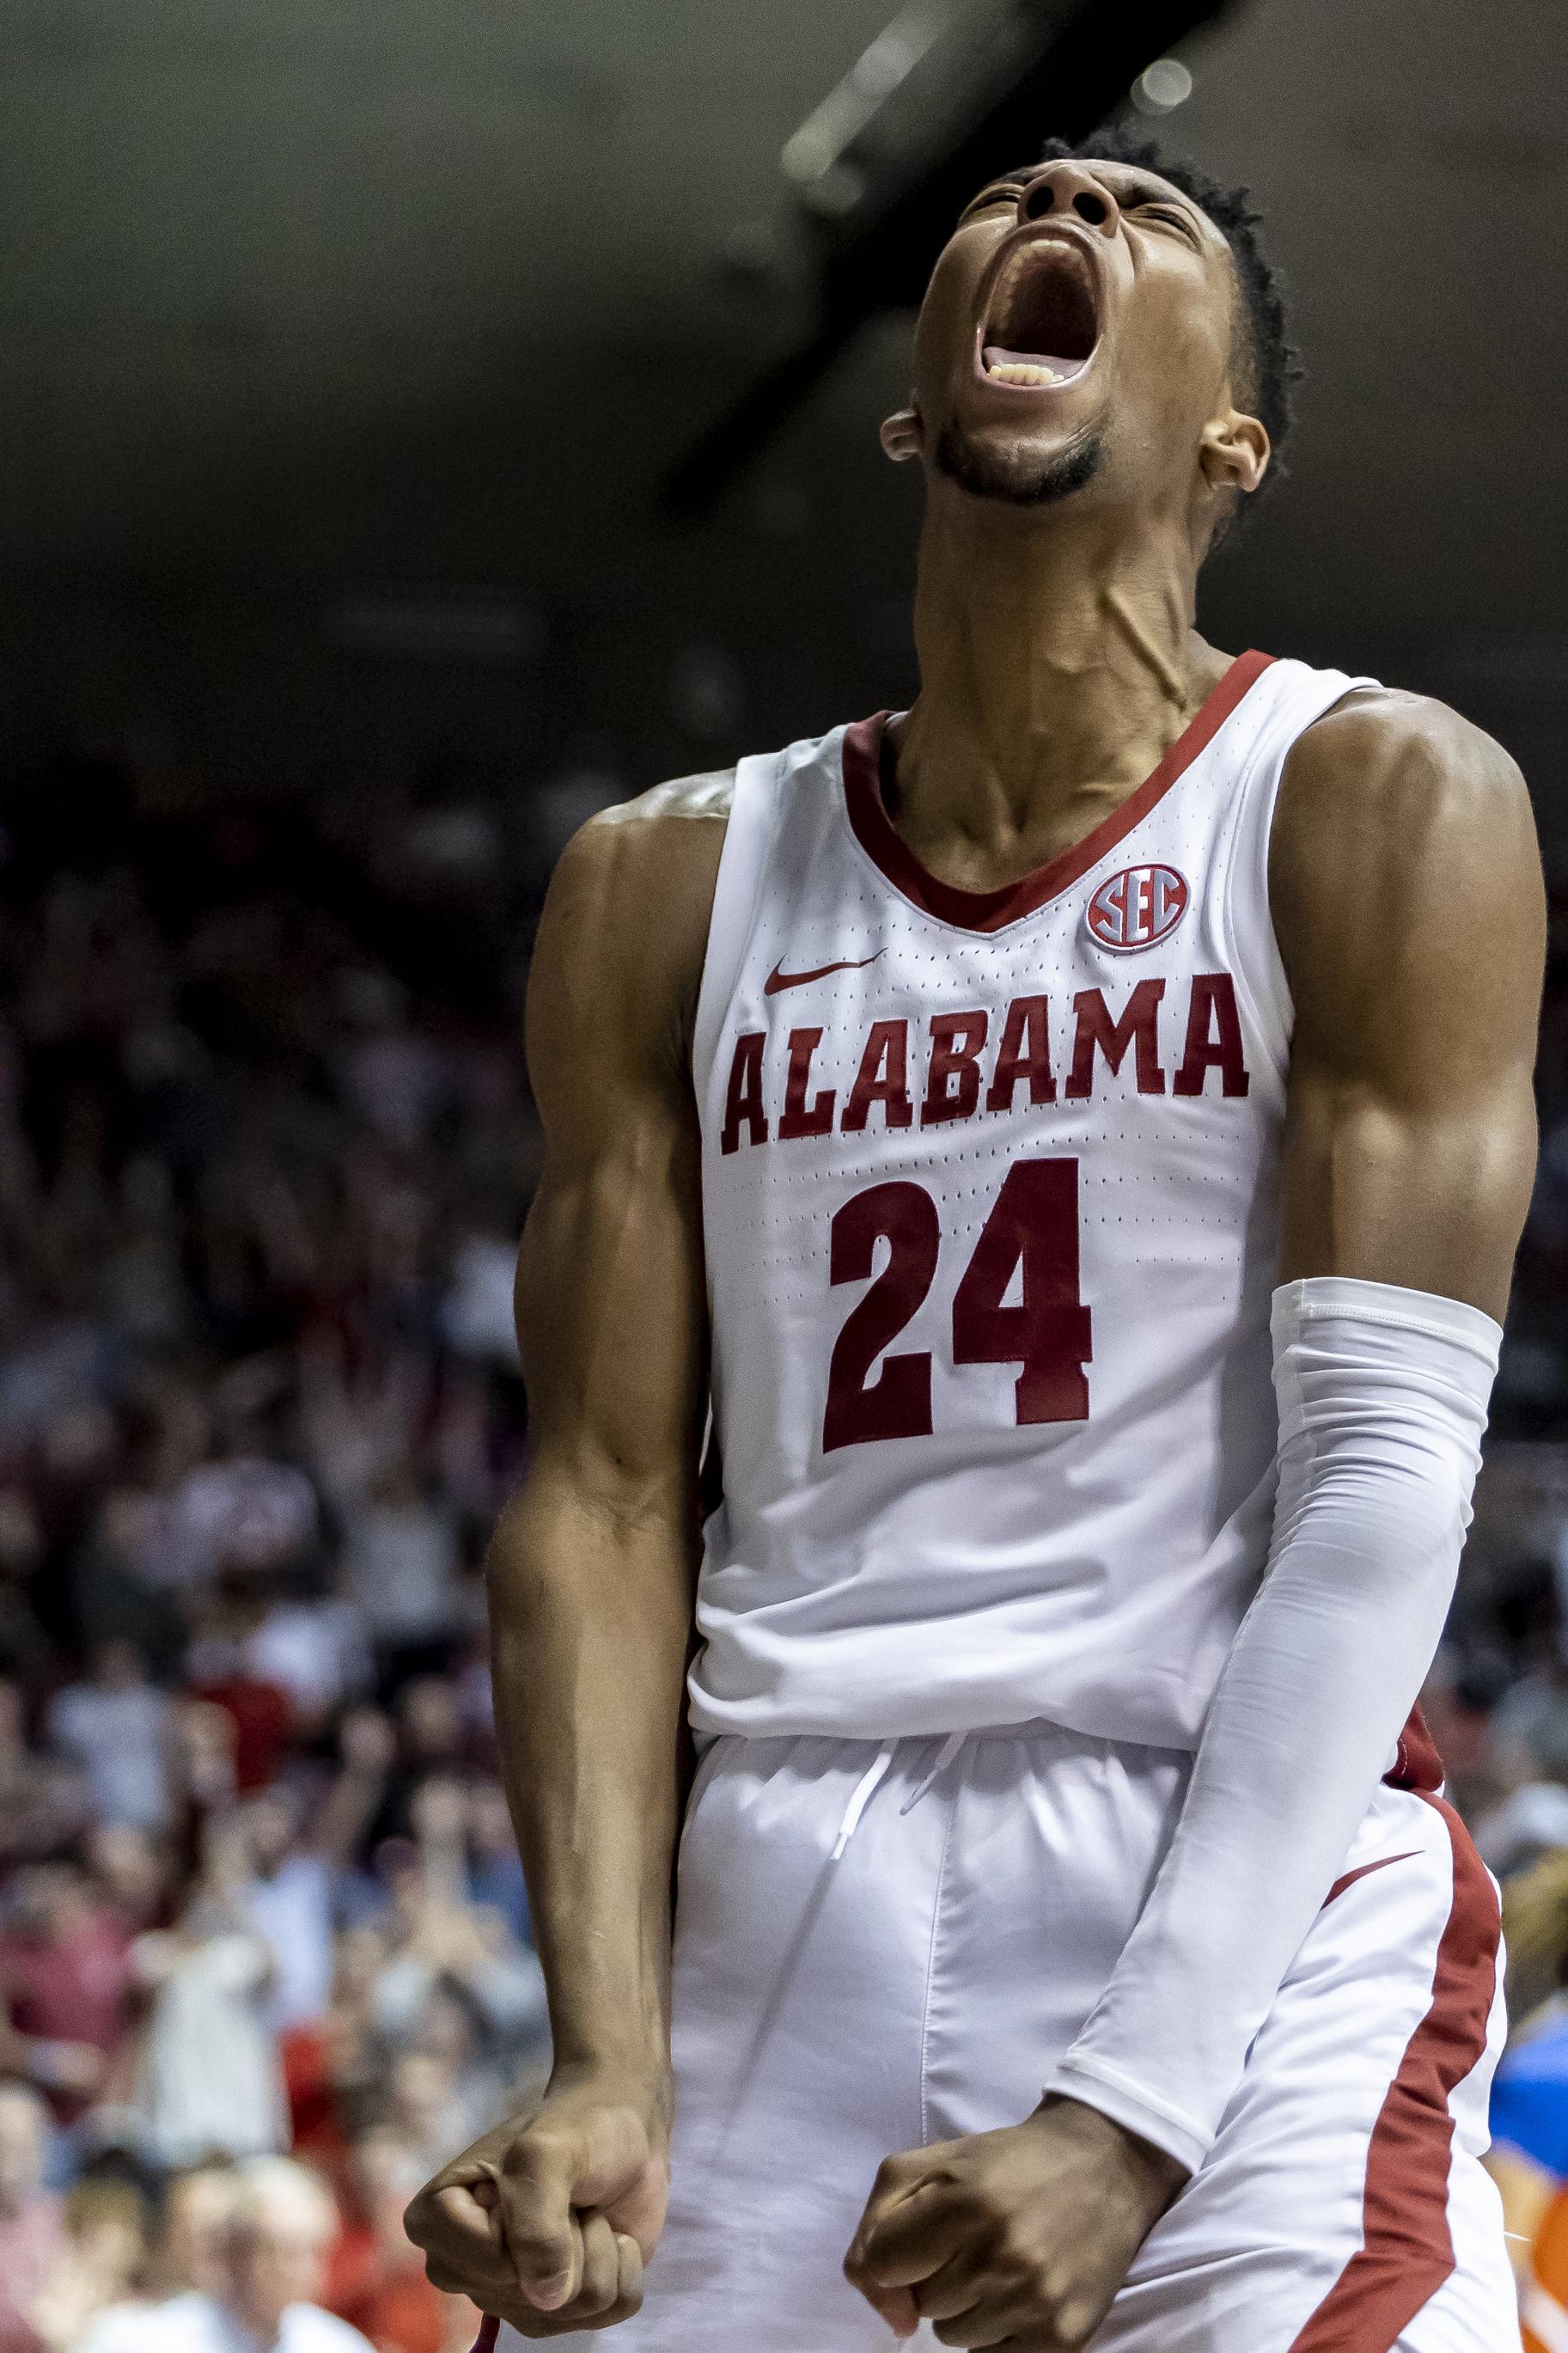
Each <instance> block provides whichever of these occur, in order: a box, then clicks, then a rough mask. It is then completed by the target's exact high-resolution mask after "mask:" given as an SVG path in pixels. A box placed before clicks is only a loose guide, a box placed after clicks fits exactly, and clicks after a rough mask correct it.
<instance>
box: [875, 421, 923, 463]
mask: <svg viewBox="0 0 1568 2353" xmlns="http://www.w3.org/2000/svg"><path fill="white" fill-rule="evenodd" d="M881 441H882V448H884V450H885V451H886V452H887V454H888V456H889V458H890V459H892V461H893V463H894V465H895V466H901V465H904V464H905V463H907V461H908V460H909V459H910V458H918V457H919V456H920V454H921V420H920V412H919V411H918V409H913V408H895V409H894V411H893V413H892V415H891V417H887V418H885V419H884V421H883V425H882V433H881Z"/></svg>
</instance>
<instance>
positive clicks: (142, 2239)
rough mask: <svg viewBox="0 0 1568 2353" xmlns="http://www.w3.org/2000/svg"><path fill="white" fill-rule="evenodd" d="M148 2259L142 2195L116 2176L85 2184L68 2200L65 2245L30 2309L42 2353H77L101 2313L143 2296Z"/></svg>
mask: <svg viewBox="0 0 1568 2353" xmlns="http://www.w3.org/2000/svg"><path fill="white" fill-rule="evenodd" d="M146 2257H147V2210H146V2205H145V2201H144V2200H143V2199H142V2197H141V2195H140V2193H139V2192H138V2191H137V2190H136V2189H134V2188H133V2187H132V2185H131V2184H130V2183H129V2182H127V2181H124V2180H118V2179H113V2178H112V2177H106V2178H102V2179H89V2180H86V2181H81V2182H79V2183H78V2184H77V2186H76V2188H75V2189H72V2190H71V2191H70V2192H69V2193H68V2197H67V2199H66V2201H65V2244H64V2246H63V2248H62V2249H61V2251H60V2253H59V2254H58V2258H57V2260H56V2262H55V2263H54V2265H53V2267H52V2268H51V2270H50V2272H49V2274H48V2277H47V2280H46V2281H45V2283H44V2285H43V2287H42V2288H41V2289H40V2290H39V2292H38V2294H37V2295H36V2296H35V2297H34V2299H33V2301H32V2304H31V2305H30V2306H29V2307H28V2313H27V2319H28V2322H29V2324H30V2325H31V2327H32V2328H33V2330H34V2332H35V2336H36V2340H37V2353H77V2348H78V2347H79V2345H80V2344H81V2343H82V2341H83V2339H84V2338H85V2337H88V2336H89V2335H90V2333H91V2331H92V2329H93V2327H95V2325H96V2323H97V2320H98V2316H99V2315H100V2313H103V2312H106V2311H107V2310H108V2309H109V2308H110V2306H115V2305H119V2304H121V2303H122V2302H123V2301H124V2299H125V2298H126V2297H128V2296H131V2295H137V2294H139V2293H140V2290H141V2287H142V2272H143V2268H144V2265H145V2263H146ZM28 2353H32V2348H28Z"/></svg>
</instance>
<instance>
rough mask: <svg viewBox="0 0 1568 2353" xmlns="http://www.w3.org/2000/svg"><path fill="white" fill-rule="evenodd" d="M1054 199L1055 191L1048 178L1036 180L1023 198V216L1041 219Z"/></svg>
mask: <svg viewBox="0 0 1568 2353" xmlns="http://www.w3.org/2000/svg"><path fill="white" fill-rule="evenodd" d="M1055 201H1056V192H1055V190H1054V189H1053V188H1052V186H1051V184H1050V182H1049V181H1048V180H1038V181H1037V182H1036V184H1035V185H1034V186H1033V187H1032V188H1031V189H1030V190H1029V192H1028V194H1027V195H1026V197H1025V198H1024V218H1025V219H1026V220H1042V219H1044V217H1045V216H1046V214H1047V213H1048V212H1049V211H1050V208H1051V206H1052V205H1053V204H1054V203H1055Z"/></svg>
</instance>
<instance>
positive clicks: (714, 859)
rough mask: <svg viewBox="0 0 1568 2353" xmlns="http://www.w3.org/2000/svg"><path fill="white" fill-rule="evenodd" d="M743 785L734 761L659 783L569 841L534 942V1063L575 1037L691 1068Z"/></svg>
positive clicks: (646, 1061)
mask: <svg viewBox="0 0 1568 2353" xmlns="http://www.w3.org/2000/svg"><path fill="white" fill-rule="evenodd" d="M733 786H734V771H733V769H719V770H714V771H711V772H710V773H709V774H707V775H703V776H681V777H678V778H676V779H674V780H673V781H672V782H670V783H668V784H663V785H656V786H654V787H653V789H652V790H651V791H649V792H646V793H639V794H638V795H637V797H636V798H635V799H634V800H629V801H625V802H622V803H620V804H618V805H617V806H616V807H613V808H608V809H605V810H604V811H602V812H601V813H600V815H598V816H597V817H595V818H590V819H589V821H588V823H587V824H586V825H584V827H582V828H581V829H580V830H579V831H578V832H577V833H576V834H574V836H573V839H571V841H569V842H568V843H567V845H566V848H565V849H564V850H563V853H562V856H561V860H560V862H559V864H558V865H557V867H556V870H555V873H554V876H553V878H552V881H551V885H550V891H549V893H548V896H547V898H546V900H545V905H544V913H543V916H542V919H541V923H540V927H539V937H538V940H537V942H536V944H535V949H534V960H533V970H532V975H531V983H530V989H529V1060H530V1066H531V1068H533V1069H535V1070H536V1071H538V1070H540V1069H542V1068H543V1067H545V1066H547V1065H548V1063H549V1061H550V1060H552V1057H553V1055H554V1053H555V1051H556V1050H557V1049H558V1047H559V1044H560V1041H561V1040H562V1039H563V1038H568V1037H569V1038H570V1039H572V1040H573V1041H574V1047H575V1046H576V1045H579V1044H581V1043H582V1042H584V1040H588V1041H592V1042H593V1043H594V1045H595V1050H596V1051H597V1052H598V1054H599V1056H600V1058H601V1059H605V1058H607V1059H609V1060H617V1059H619V1060H624V1061H625V1063H626V1066H627V1068H628V1069H632V1068H635V1069H637V1070H640V1071H648V1070H650V1069H654V1070H657V1071H661V1072H666V1073H668V1072H672V1071H676V1070H678V1069H679V1068H680V1067H682V1066H683V1063H684V1058H685V1049H686V1045H687V1042H688V1040H689V1034H690V1024H691V1020H692V1018H693V1016H694V1014H695V1010H696V1003H697V991H698V987H699V984H700V980H701V976H702V959H703V955H704V954H705V951H706V948H707V942H708V925H709V921H710V917H711V914H712V912H713V892H714V886H715V883H716V881H717V880H718V873H719V858H720V853H721V849H722V848H723V843H724V828H725V823H726V820H727V818H728V817H729V813H730V801H731V792H732V790H733ZM537 1083H538V1081H537V1078H536V1084H537Z"/></svg>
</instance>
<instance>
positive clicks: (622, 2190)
mask: <svg viewBox="0 0 1568 2353" xmlns="http://www.w3.org/2000/svg"><path fill="white" fill-rule="evenodd" d="M668 2109H669V2094H668V2084H666V2083H659V2084H650V2085H647V2086H634V2085H631V2084H627V2082H626V2079H625V2078H624V2077H621V2078H619V2079H617V2080H614V2081H612V2080H611V2079H608V2078H606V2077H595V2078H589V2079H584V2077H583V2076H581V2075H578V2076H575V2077H574V2078H573V2079H572V2080H571V2081H569V2082H567V2083H563V2084H556V2083H555V2082H554V2081H552V2084H551V2086H550V2089H549V2090H548V2091H547V2092H546V2094H545V2095H544V2099H543V2101H542V2105H541V2106H540V2107H539V2109H538V2111H537V2113H536V2114H534V2115H532V2116H513V2117H509V2118H508V2120H507V2121H506V2122H505V2123H504V2124H500V2125H498V2126H496V2128H495V2130H494V2131H493V2132H489V2133H487V2134H486V2135H485V2137H484V2138H483V2139H482V2140H478V2141H476V2142H475V2143H474V2145H473V2147H471V2148H468V2149H465V2150H464V2152H463V2154H462V2156H461V2157H458V2158H454V2159H453V2161H452V2163H451V2164H450V2165H448V2166H446V2167H444V2168H442V2170H441V2171H440V2172H439V2173H437V2175H436V2176H435V2178H434V2179H432V2180H430V2181H427V2182H426V2185H425V2187H424V2189H421V2190H420V2192H419V2194H418V2196H417V2197H416V2199H415V2200H414V2201H413V2203H412V2204H411V2205H410V2207H409V2209H408V2211H407V2213H406V2214H405V2217H404V2225H405V2229H406V2231H407V2232H408V2235H409V2237H410V2238H411V2239H412V2240H413V2242H414V2243H415V2245H416V2247H419V2248H421V2249H422V2250H423V2252H424V2255H425V2268H426V2271H427V2272H428V2274H429V2275H430V2279H431V2282H432V2284H433V2285H435V2286H436V2287H438V2288H440V2289H442V2290H443V2291H444V2292H445V2293H447V2295H467V2296H469V2297H471V2298H472V2300H473V2302H474V2303H475V2304H477V2305H478V2306H479V2309H480V2310H481V2311H482V2312H486V2313H489V2314H492V2315H494V2316H497V2317H498V2318H500V2319H501V2320H504V2321H507V2322H508V2323H510V2326H511V2327H513V2328H515V2329H516V2330H517V2331H518V2333H519V2334H520V2335H521V2336H523V2337H563V2336H565V2335H567V2334H569V2333H570V2331H572V2330H573V2329H588V2328H609V2327H613V2325H614V2324H615V2322H616V2321H617V2320H626V2319H627V2318H629V2316H631V2315H632V2314H633V2313H634V2312H636V2311H637V2308H638V2306H640V2305H641V2303H642V2275H643V2265H644V2264H645V2263H647V2259H648V2257H649V2256H650V2255H651V2254H652V2253H653V2250H654V2246H655V2243H656V2242H657V2241H658V2234H659V2232H660V2230H661V2229H662V2228H663V2224H664V2214H665V2208H666V2206H667V2204H668V2198H669V2128H668Z"/></svg>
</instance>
